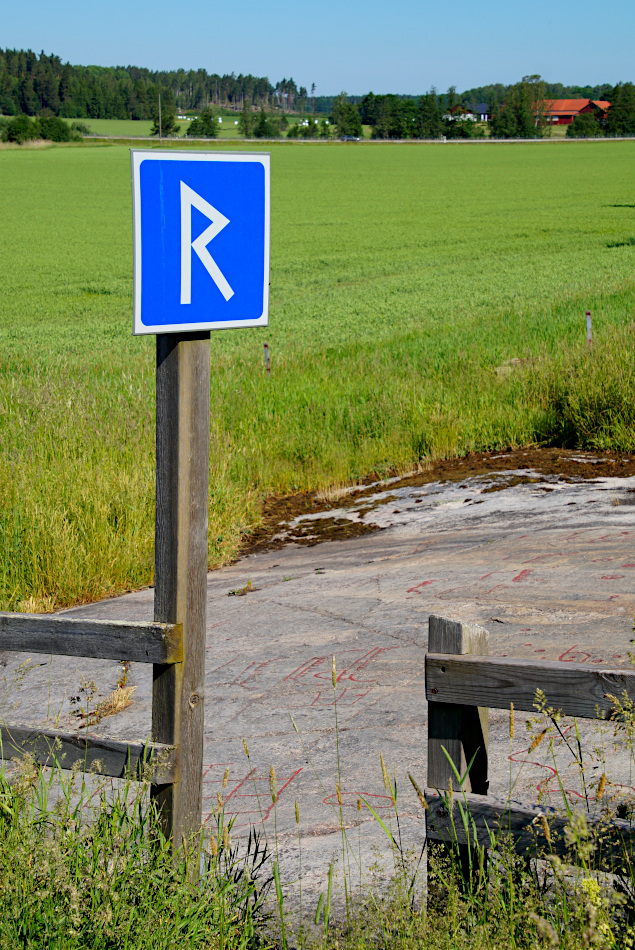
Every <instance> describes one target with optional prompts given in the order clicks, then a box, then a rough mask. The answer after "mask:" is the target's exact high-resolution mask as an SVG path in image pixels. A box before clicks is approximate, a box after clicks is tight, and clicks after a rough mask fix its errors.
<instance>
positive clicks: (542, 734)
mask: <svg viewBox="0 0 635 950" xmlns="http://www.w3.org/2000/svg"><path fill="white" fill-rule="evenodd" d="M546 735H547V730H546V729H543V730H542V732H540V733H539V734H538V735H537V736H536V737H535V738H534V740H533V742H532V743H531V745H530V746H529V751H530V752H533V751H534V749H537V748H538V746H539V745H540V743H541V742H542V740H543V739H544V738H545V736H546Z"/></svg>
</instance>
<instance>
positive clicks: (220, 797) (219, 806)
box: [216, 792, 225, 811]
mask: <svg viewBox="0 0 635 950" xmlns="http://www.w3.org/2000/svg"><path fill="white" fill-rule="evenodd" d="M216 801H217V802H218V810H219V811H222V809H223V805H224V804H225V803H224V802H223V798H222V796H221V793H220V792H216Z"/></svg>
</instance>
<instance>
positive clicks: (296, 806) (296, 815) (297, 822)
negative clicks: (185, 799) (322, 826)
mask: <svg viewBox="0 0 635 950" xmlns="http://www.w3.org/2000/svg"><path fill="white" fill-rule="evenodd" d="M295 823H296V825H299V824H300V809H299V808H298V803H297V802H296V803H295Z"/></svg>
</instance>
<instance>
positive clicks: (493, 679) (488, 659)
mask: <svg viewBox="0 0 635 950" xmlns="http://www.w3.org/2000/svg"><path fill="white" fill-rule="evenodd" d="M537 689H541V690H542V691H543V693H544V694H545V696H546V698H547V705H548V706H552V707H554V708H555V709H560V710H561V711H562V713H563V714H564V715H566V716H580V717H582V718H586V719H595V718H597V715H598V710H599V711H600V712H601V713H603V714H604V715H606V714H608V713H609V712H610V711H611V709H612V708H613V704H612V702H611V700H610V699H609V698H608V696H609V695H613V696H618V697H619V698H621V697H622V696H623V694H624V691H625V690H626V692H627V693H628V694H629V696H631V697H632V698H635V672H631V671H630V670H605V669H602V668H601V667H593V666H587V665H586V664H585V663H560V662H551V661H549V660H523V659H515V658H512V657H497V656H494V657H492V656H453V655H449V654H440V653H429V654H428V655H427V656H426V699H427V700H428V702H430V703H435V702H436V703H457V704H458V705H461V706H464V705H467V706H489V708H490V709H506V708H507V707H509V704H510V703H512V702H513V704H514V707H515V708H516V709H519V710H524V711H525V712H535V706H534V704H535V702H536V690H537Z"/></svg>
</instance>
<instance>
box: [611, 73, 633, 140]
mask: <svg viewBox="0 0 635 950" xmlns="http://www.w3.org/2000/svg"><path fill="white" fill-rule="evenodd" d="M609 101H610V103H611V108H610V109H609V111H608V112H607V114H606V122H605V128H606V134H607V135H635V86H634V85H633V83H632V82H624V83H619V84H618V85H617V86H615V88H614V89H613V91H612V93H611V95H610V97H609Z"/></svg>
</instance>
